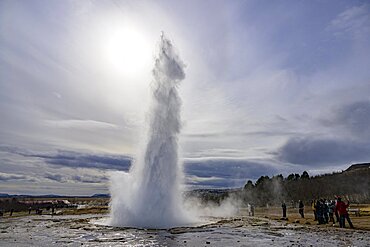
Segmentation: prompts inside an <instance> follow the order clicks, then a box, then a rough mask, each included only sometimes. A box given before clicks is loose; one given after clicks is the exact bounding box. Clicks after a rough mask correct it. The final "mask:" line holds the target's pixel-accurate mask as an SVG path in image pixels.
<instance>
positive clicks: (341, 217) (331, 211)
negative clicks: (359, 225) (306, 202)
mask: <svg viewBox="0 0 370 247" xmlns="http://www.w3.org/2000/svg"><path fill="white" fill-rule="evenodd" d="M311 206H312V210H313V213H314V217H315V220H317V221H318V223H319V224H328V223H329V222H330V223H332V224H333V226H334V225H335V222H339V227H341V228H344V227H346V220H347V222H348V224H349V226H350V227H351V228H353V224H352V221H351V219H350V217H349V214H348V207H349V202H347V203H345V202H343V201H342V198H341V197H337V198H336V199H335V200H326V199H320V200H313V201H312V202H311ZM334 216H335V218H334Z"/></svg>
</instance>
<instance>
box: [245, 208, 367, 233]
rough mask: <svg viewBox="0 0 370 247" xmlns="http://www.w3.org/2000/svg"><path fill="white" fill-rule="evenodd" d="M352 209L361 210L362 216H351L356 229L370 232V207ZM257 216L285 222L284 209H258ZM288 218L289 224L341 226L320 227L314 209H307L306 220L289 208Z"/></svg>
mask: <svg viewBox="0 0 370 247" xmlns="http://www.w3.org/2000/svg"><path fill="white" fill-rule="evenodd" d="M351 207H352V208H360V210H361V215H360V216H355V215H354V214H352V213H351V214H350V219H351V221H352V224H353V226H354V227H355V229H358V230H366V231H370V205H369V204H362V205H356V206H351ZM242 212H243V211H242ZM255 216H257V217H264V218H268V219H272V220H276V221H280V222H281V221H285V220H282V219H281V218H282V209H281V208H278V207H270V208H256V210H255ZM287 217H288V220H287V222H289V223H294V224H303V225H315V226H317V227H320V228H339V224H338V223H337V222H336V224H335V226H333V224H332V223H331V224H330V223H329V224H324V225H318V223H317V221H315V220H314V215H313V211H312V209H311V208H308V207H306V208H305V218H304V219H303V218H301V216H300V214H299V213H298V208H288V209H287ZM334 218H335V216H334ZM346 227H347V228H349V225H348V222H346Z"/></svg>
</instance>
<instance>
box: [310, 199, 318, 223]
mask: <svg viewBox="0 0 370 247" xmlns="http://www.w3.org/2000/svg"><path fill="white" fill-rule="evenodd" d="M311 208H312V211H313V216H314V217H315V221H316V220H317V214H316V201H315V200H312V202H311Z"/></svg>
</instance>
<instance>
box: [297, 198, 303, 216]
mask: <svg viewBox="0 0 370 247" xmlns="http://www.w3.org/2000/svg"><path fill="white" fill-rule="evenodd" d="M298 212H299V214H300V215H301V217H302V218H304V204H303V202H302V201H301V200H299V211H298Z"/></svg>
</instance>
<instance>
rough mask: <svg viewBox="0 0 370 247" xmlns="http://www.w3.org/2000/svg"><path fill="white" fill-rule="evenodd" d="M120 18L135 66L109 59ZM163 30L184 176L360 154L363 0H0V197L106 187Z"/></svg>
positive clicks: (363, 155)
mask: <svg viewBox="0 0 370 247" xmlns="http://www.w3.org/2000/svg"><path fill="white" fill-rule="evenodd" d="M124 27H129V28H131V29H133V30H135V31H137V32H138V33H139V34H140V35H142V36H143V37H145V42H146V44H147V46H146V47H144V46H143V47H142V48H141V49H139V51H138V53H140V52H141V51H145V53H144V54H141V55H140V56H142V58H143V64H144V66H143V67H142V70H141V71H140V73H136V74H128V73H126V74H125V73H120V71H119V70H118V71H117V70H113V69H112V68H111V67H112V66H110V65H109V61H107V60H105V53H106V52H105V50H104V49H103V48H104V47H106V43H107V42H108V41H109V37H110V35H111V34H112V33H113V34H114V33H115V32H116V31H117V30H118V31H119V30H120V28H124ZM162 30H164V31H165V32H166V34H167V36H168V37H170V38H171V39H173V40H174V43H175V45H176V47H177V48H178V50H179V53H180V55H181V57H182V58H183V60H184V61H185V62H186V64H187V68H186V79H185V80H184V82H183V84H182V85H181V87H180V93H181V97H182V99H183V109H182V110H183V111H182V116H183V129H182V134H181V136H180V142H181V143H180V146H181V150H182V157H183V159H182V162H183V163H184V164H185V165H184V170H185V173H186V179H185V181H186V183H187V185H188V186H191V187H217V188H219V187H238V186H242V185H243V184H244V183H245V182H246V180H248V179H252V180H255V179H257V178H258V177H259V176H261V175H270V176H271V175H274V174H279V173H282V174H284V175H286V174H289V173H291V172H298V173H302V171H304V170H307V171H308V172H309V173H310V174H318V173H323V172H332V171H338V170H342V169H346V168H347V167H348V166H349V165H350V164H352V163H355V162H369V161H370V124H369V123H370V70H369V68H370V56H369V54H370V4H369V3H368V1H344V0H343V1H337V0H336V1H324V2H323V1H273V2H272V1H155V2H153V1H114V0H112V1H34V0H33V1H7V0H3V1H0V188H1V191H0V193H1V192H5V193H29V194H45V193H59V194H79V195H86V194H87V195H89V194H94V193H106V192H107V183H108V176H109V172H110V171H114V170H121V171H127V170H128V169H129V167H130V164H131V163H132V161H133V160H135V157H136V155H137V154H138V153H140V149H141V147H142V145H143V142H144V139H143V137H144V136H145V121H146V111H147V109H148V104H149V100H148V98H149V88H150V81H151V72H150V70H151V67H152V64H153V63H154V62H153V61H152V58H153V54H154V51H155V47H156V44H157V42H158V39H159V34H160V32H161V31H162ZM113 37H114V36H113ZM146 49H147V50H148V51H149V52H146V51H147V50H146ZM144 60H145V61H146V62H145V61H144ZM113 67H114V66H113ZM122 71H124V68H122Z"/></svg>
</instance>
